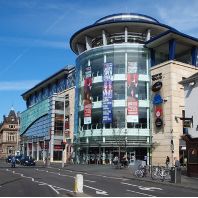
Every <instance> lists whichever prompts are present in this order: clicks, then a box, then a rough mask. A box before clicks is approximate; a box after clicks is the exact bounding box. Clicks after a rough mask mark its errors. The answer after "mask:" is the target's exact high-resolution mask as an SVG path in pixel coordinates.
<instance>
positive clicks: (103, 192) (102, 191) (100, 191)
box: [83, 185, 108, 195]
mask: <svg viewBox="0 0 198 198" xmlns="http://www.w3.org/2000/svg"><path fill="white" fill-rule="evenodd" d="M83 186H84V187H87V188H90V189H93V190H95V191H96V194H102V195H108V193H107V192H106V191H104V190H100V189H97V188H94V187H91V186H87V185H83Z"/></svg>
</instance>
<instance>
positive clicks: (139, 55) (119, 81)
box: [77, 44, 149, 129]
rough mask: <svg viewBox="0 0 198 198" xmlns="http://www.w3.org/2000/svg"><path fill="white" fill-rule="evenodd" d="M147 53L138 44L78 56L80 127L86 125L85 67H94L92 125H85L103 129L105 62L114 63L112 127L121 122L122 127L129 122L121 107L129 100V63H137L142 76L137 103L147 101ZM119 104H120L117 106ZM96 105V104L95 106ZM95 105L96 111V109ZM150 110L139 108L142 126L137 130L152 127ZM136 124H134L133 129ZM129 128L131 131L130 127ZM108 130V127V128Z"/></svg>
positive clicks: (92, 70)
mask: <svg viewBox="0 0 198 198" xmlns="http://www.w3.org/2000/svg"><path fill="white" fill-rule="evenodd" d="M148 56H149V53H148V51H147V50H146V49H145V48H144V47H143V46H141V45H135V46H133V47H132V46H131V45H130V48H129V47H128V45H127V44H125V45H120V46H119V48H118V47H117V46H116V47H111V48H110V47H108V49H106V48H105V47H104V48H100V49H97V50H96V49H94V50H91V51H88V52H86V53H84V54H83V55H81V56H79V57H78V60H77V65H78V67H79V70H78V71H79V73H78V75H79V79H80V80H79V86H78V87H79V99H80V100H79V101H80V102H79V109H80V111H79V120H80V123H79V127H80V128H81V129H82V128H84V123H83V120H84V119H83V117H84V114H83V108H84V103H83V101H84V84H83V83H84V76H85V68H86V67H87V66H88V65H90V66H91V75H92V89H91V92H92V98H91V100H92V107H93V109H92V123H91V124H90V125H91V126H85V127H88V128H92V127H95V126H97V127H98V128H103V127H104V126H103V122H102V109H101V108H102V102H103V95H102V93H103V66H104V63H112V64H113V79H112V82H113V83H112V86H113V98H112V99H113V101H115V102H114V105H113V122H112V123H111V127H110V128H113V126H118V120H119V123H122V125H123V124H124V123H125V120H126V111H125V109H126V106H125V105H122V101H126V100H127V88H126V86H127V64H128V62H136V63H137V65H138V71H137V72H138V74H139V82H138V87H137V92H138V100H144V101H148V100H149V98H148V97H149V96H148V94H147V93H148V91H147V89H148V87H149V86H148V84H149V82H148V68H149V65H148ZM116 102H117V103H116ZM95 104H96V105H95ZM94 106H96V108H94ZM147 108H148V107H144V106H142V107H141V105H140V116H139V124H138V125H136V127H139V128H142V126H143V127H144V128H149V126H147ZM148 119H149V118H148ZM132 125H133V124H131V126H132ZM131 126H130V125H129V128H131ZM107 127H108V126H107Z"/></svg>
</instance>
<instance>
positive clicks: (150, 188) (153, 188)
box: [121, 182, 162, 191]
mask: <svg viewBox="0 0 198 198" xmlns="http://www.w3.org/2000/svg"><path fill="white" fill-rule="evenodd" d="M121 184H124V185H128V186H135V187H138V188H139V189H140V190H148V191H154V190H162V189H161V188H157V187H144V186H138V185H135V184H129V183H125V182H121Z"/></svg>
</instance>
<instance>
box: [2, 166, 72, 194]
mask: <svg viewBox="0 0 198 198" xmlns="http://www.w3.org/2000/svg"><path fill="white" fill-rule="evenodd" d="M35 170H37V171H42V170H39V169H35ZM6 171H11V170H9V169H6ZM46 172H48V171H46ZM12 173H13V174H18V175H21V177H24V178H27V179H31V181H32V182H35V183H38V185H40V186H42V185H46V186H48V187H50V188H51V189H52V190H53V191H55V192H56V193H57V194H60V192H59V190H64V191H67V192H70V193H73V192H74V191H72V190H68V189H65V188H61V187H58V186H53V185H51V184H48V183H45V182H41V181H36V180H35V179H34V178H33V177H28V176H25V175H23V174H21V173H16V172H15V171H12ZM50 173H54V172H50ZM0 187H1V186H0Z"/></svg>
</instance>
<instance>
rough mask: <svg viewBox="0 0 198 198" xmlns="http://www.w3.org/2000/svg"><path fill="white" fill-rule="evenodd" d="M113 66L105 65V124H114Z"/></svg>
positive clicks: (110, 64)
mask: <svg viewBox="0 0 198 198" xmlns="http://www.w3.org/2000/svg"><path fill="white" fill-rule="evenodd" d="M112 71H113V64H112V63H105V64H104V75H103V81H104V84H103V106H102V107H103V123H112V93H113V89H112V74H113V72H112Z"/></svg>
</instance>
